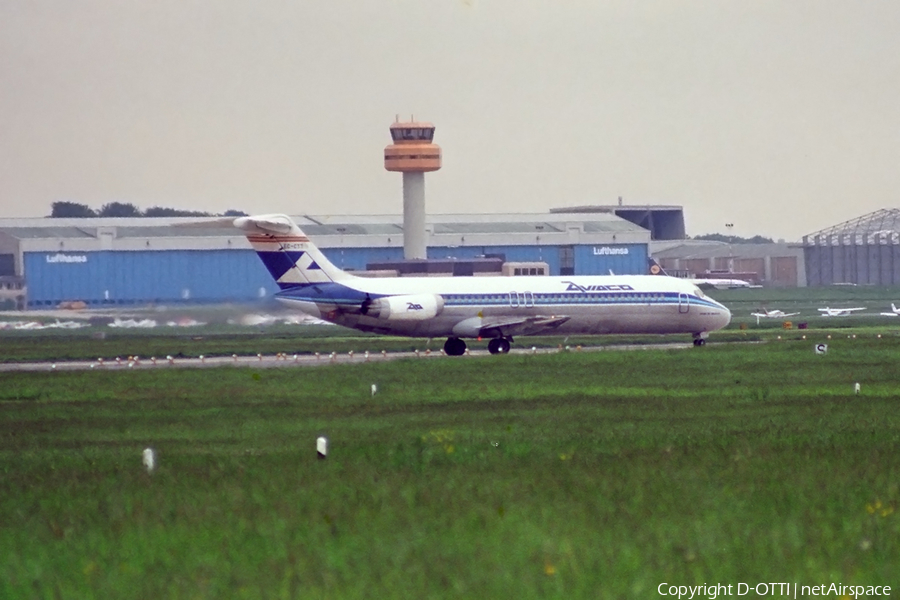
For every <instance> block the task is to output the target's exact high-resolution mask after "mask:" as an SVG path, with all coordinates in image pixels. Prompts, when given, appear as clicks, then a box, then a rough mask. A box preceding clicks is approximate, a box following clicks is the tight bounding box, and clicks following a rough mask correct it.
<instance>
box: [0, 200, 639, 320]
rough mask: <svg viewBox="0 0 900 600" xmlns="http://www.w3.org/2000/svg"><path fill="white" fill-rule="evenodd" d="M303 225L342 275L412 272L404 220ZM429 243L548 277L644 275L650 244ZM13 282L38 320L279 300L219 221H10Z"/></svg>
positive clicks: (460, 222)
mask: <svg viewBox="0 0 900 600" xmlns="http://www.w3.org/2000/svg"><path fill="white" fill-rule="evenodd" d="M292 218H293V219H294V220H295V221H296V222H297V224H298V225H299V226H300V227H301V228H302V229H303V230H304V232H305V233H306V234H307V235H309V237H310V238H311V239H312V240H313V242H315V243H316V245H318V246H319V247H320V248H321V249H322V251H323V252H324V253H325V255H326V256H328V258H329V260H331V261H332V262H333V263H334V264H335V265H337V266H339V267H340V268H342V269H345V270H351V271H365V270H366V269H367V267H368V266H369V265H373V264H376V263H391V262H394V263H397V262H402V260H403V228H402V222H403V221H402V217H401V216H399V215H396V216H393V215H391V216H383V215H382V216H346V215H345V216H310V215H306V216H299V217H297V216H295V217H292ZM426 232H427V234H426V235H427V244H428V251H427V252H428V259H429V261H435V262H436V263H440V264H441V265H447V264H453V263H454V262H464V261H469V262H477V261H481V262H482V263H485V264H486V263H491V264H492V265H501V264H519V263H522V264H526V263H528V264H534V263H539V264H543V265H546V274H548V275H607V274H609V273H615V274H618V275H627V274H642V273H645V272H646V269H647V256H648V254H647V247H648V244H649V241H650V232H649V231H648V230H647V229H644V228H642V227H640V226H638V225H635V224H633V223H631V222H629V221H626V220H625V219H622V218H620V217H617V216H616V215H613V214H609V213H594V214H584V213H579V214H575V213H572V214H568V213H551V214H526V215H522V214H481V215H432V216H430V217H429V218H428V221H427V223H426ZM479 264H481V263H479ZM373 268H374V267H373ZM442 268H443V267H442ZM492 268H493V267H492ZM454 272H456V271H455V270H453V269H451V270H450V271H445V272H435V270H434V269H428V270H427V271H423V272H421V273H420V274H427V275H447V274H453V273H454ZM510 272H512V270H510ZM522 272H525V271H522ZM457 274H472V273H471V271H470V272H469V273H465V272H464V270H463V271H461V272H460V273H457ZM474 274H475V275H488V274H496V275H499V274H500V267H499V266H497V268H496V272H476V273H474ZM4 275H5V276H12V277H16V278H21V279H22V280H23V281H24V288H25V290H26V292H25V293H26V294H27V306H28V307H32V308H38V307H50V306H56V305H58V304H60V303H62V302H72V301H81V302H84V303H86V304H87V305H88V306H105V305H133V304H147V303H176V302H196V303H214V302H248V301H257V300H259V299H261V298H267V297H269V296H271V295H272V294H273V293H274V292H276V291H277V286H275V284H274V283H273V282H272V280H271V278H270V277H269V274H268V272H267V271H266V269H265V267H264V266H263V264H262V262H261V261H260V260H259V259H258V257H257V256H256V254H255V253H254V252H253V250H252V249H251V248H250V244H249V243H248V242H247V240H246V238H244V237H243V236H242V235H240V233H239V232H238V231H237V230H236V229H234V228H233V227H230V226H228V225H227V224H226V223H223V222H222V221H221V219H216V218H210V219H197V218H128V219H101V218H89V219H51V218H43V219H2V220H0V276H4Z"/></svg>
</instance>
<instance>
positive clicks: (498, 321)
mask: <svg viewBox="0 0 900 600" xmlns="http://www.w3.org/2000/svg"><path fill="white" fill-rule="evenodd" d="M571 318H572V317H566V316H561V317H556V316H554V317H547V316H541V315H535V316H531V317H496V318H491V317H484V318H483V319H482V320H481V327H480V329H479V333H478V334H479V335H480V336H481V337H496V336H497V335H498V334H499V335H501V336H503V337H512V336H516V335H535V334H538V333H543V332H545V331H549V330H551V329H556V328H557V327H559V326H560V325H562V324H563V323H565V322H566V321H568V320H569V319H571Z"/></svg>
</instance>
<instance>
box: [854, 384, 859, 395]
mask: <svg viewBox="0 0 900 600" xmlns="http://www.w3.org/2000/svg"><path fill="white" fill-rule="evenodd" d="M853 393H854V394H856V395H857V396H858V395H859V383H854V384H853Z"/></svg>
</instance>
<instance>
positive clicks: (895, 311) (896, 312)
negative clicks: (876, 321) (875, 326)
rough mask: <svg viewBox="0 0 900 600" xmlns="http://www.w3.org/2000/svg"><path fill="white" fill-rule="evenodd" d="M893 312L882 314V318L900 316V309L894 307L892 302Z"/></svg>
mask: <svg viewBox="0 0 900 600" xmlns="http://www.w3.org/2000/svg"><path fill="white" fill-rule="evenodd" d="M891 311H892V312H883V313H881V316H883V317H896V316H900V308H897V307H896V306H894V303H893V302H891Z"/></svg>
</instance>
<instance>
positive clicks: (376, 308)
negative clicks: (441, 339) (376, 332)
mask: <svg viewBox="0 0 900 600" xmlns="http://www.w3.org/2000/svg"><path fill="white" fill-rule="evenodd" d="M443 309H444V299H443V298H442V297H441V296H439V295H437V294H409V295H405V296H387V297H385V298H377V299H375V300H372V299H368V298H367V299H366V301H365V302H363V304H362V307H361V310H360V312H361V313H362V314H364V315H366V316H367V317H373V318H375V319H387V320H388V321H425V320H427V319H432V318H434V317H436V316H437V315H439V314H441V311H442V310H443Z"/></svg>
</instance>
